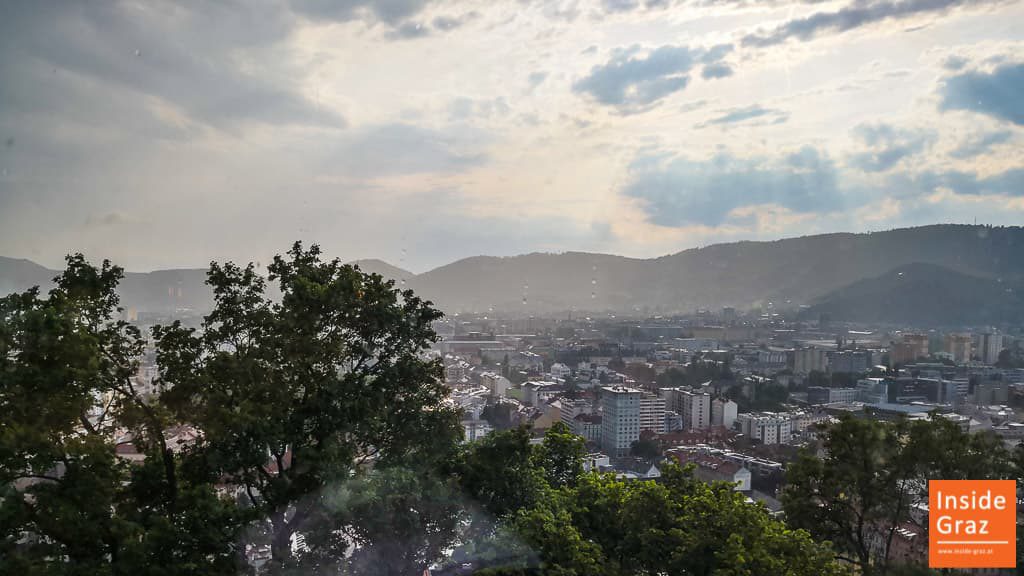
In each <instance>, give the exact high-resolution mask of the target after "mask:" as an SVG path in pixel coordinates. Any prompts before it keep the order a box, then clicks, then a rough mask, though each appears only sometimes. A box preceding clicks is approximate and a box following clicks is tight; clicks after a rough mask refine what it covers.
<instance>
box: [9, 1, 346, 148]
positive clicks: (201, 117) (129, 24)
mask: <svg viewBox="0 0 1024 576" xmlns="http://www.w3.org/2000/svg"><path fill="white" fill-rule="evenodd" d="M246 8H247V11H246V13H245V16H244V17H238V16H237V14H236V13H235V11H234V10H233V8H232V7H231V6H227V5H222V4H212V3H198V4H194V5H188V6H177V7H174V8H171V7H168V8H167V11H170V12H172V13H173V14H172V15H173V17H169V16H170V15H168V14H167V13H166V11H165V10H156V9H154V10H141V9H133V8H131V7H130V6H127V5H122V4H114V3H84V4H77V3H55V4H50V3H25V4H15V5H13V6H12V7H11V8H10V9H9V10H6V11H5V14H4V21H5V22H6V24H5V25H4V26H3V29H2V30H0V70H3V71H4V76H5V77H11V75H17V76H18V77H20V78H21V79H22V80H21V81H20V82H18V83H14V82H4V83H2V84H3V86H0V101H3V102H4V103H5V106H4V109H3V110H0V114H3V113H14V114H17V113H20V114H32V113H35V112H37V111H39V112H43V113H45V114H47V115H52V114H53V112H54V111H55V110H57V111H59V112H60V113H61V114H62V115H68V116H83V115H82V114H79V112H78V109H79V108H82V107H89V106H91V105H92V104H91V103H88V102H85V101H83V100H82V99H81V97H82V96H83V95H84V94H86V93H89V92H91V93H93V94H94V96H93V98H100V99H103V98H107V99H110V98H114V97H116V96H114V94H115V93H116V94H120V95H130V96H132V97H133V99H134V100H135V101H136V103H135V104H134V105H133V107H136V108H139V107H142V108H148V109H150V110H152V109H153V108H162V109H163V110H165V111H172V112H173V113H174V114H178V115H180V116H183V117H184V119H185V120H186V121H188V122H193V123H197V124H201V125H206V126H213V127H217V128H225V129H233V128H234V127H236V126H237V125H238V124H240V123H244V122H260V123H267V124H276V125H284V124H303V125H318V126H330V127H343V126H344V124H345V122H344V120H343V119H342V118H341V117H340V116H338V115H337V114H336V113H334V112H332V111H329V110H326V109H323V108H320V107H318V106H316V105H315V104H314V103H313V102H310V101H308V100H307V99H306V98H305V97H304V96H303V95H302V94H300V93H299V92H298V91H295V90H293V89H292V88H290V87H291V86H292V85H293V83H291V82H288V81H286V79H287V78H288V77H289V75H290V74H291V72H292V71H291V70H289V69H288V68H287V66H281V65H278V66H263V67H261V69H260V73H259V74H258V75H257V74H255V73H253V72H250V71H248V70H246V69H245V68H244V67H243V66H240V65H239V61H240V59H242V58H253V59H257V60H262V57H263V56H264V55H265V54H266V53H267V51H273V50H274V49H275V48H276V47H277V46H278V45H279V43H280V42H282V41H284V40H285V39H286V37H287V35H288V34H289V31H290V29H291V26H292V20H291V19H290V18H289V16H288V14H287V13H286V12H281V11H280V10H279V9H277V8H275V7H274V6H272V5H262V4H258V3H252V4H246ZM40 71H46V72H51V71H52V73H51V74H50V75H49V76H51V77H50V78H44V77H42V75H41V74H40ZM58 83H59V84H62V86H61V87H60V88H58V89H56V90H55V84H58ZM104 94H105V95H104ZM97 105H98V106H102V103H97ZM92 120H93V119H92V118H89V119H87V121H92ZM110 121H112V122H120V121H121V119H120V118H117V117H116V116H115V117H114V118H111V119H110ZM157 121H158V122H159V119H157Z"/></svg>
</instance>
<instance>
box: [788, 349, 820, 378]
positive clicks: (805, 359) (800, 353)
mask: <svg viewBox="0 0 1024 576" xmlns="http://www.w3.org/2000/svg"><path fill="white" fill-rule="evenodd" d="M827 365H828V357H827V356H826V355H825V350H822V349H820V348H798V349H796V350H794V351H793V372H794V373H796V374H804V375H806V374H810V373H811V372H815V371H816V372H824V371H825V368H826V367H827Z"/></svg>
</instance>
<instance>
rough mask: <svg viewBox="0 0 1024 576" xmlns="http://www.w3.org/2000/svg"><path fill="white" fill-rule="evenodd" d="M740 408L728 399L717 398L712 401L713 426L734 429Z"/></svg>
mask: <svg viewBox="0 0 1024 576" xmlns="http://www.w3.org/2000/svg"><path fill="white" fill-rule="evenodd" d="M738 408H739V407H738V406H737V405H736V403H735V402H733V401H732V400H729V399H727V398H715V399H714V400H712V401H711V425H712V426H723V427H725V428H732V426H733V424H735V423H736V414H737V411H738Z"/></svg>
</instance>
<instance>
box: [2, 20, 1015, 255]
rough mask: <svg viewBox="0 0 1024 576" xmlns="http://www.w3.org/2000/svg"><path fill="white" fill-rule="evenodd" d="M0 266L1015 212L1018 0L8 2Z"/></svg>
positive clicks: (371, 251) (711, 233)
mask: <svg viewBox="0 0 1024 576" xmlns="http://www.w3.org/2000/svg"><path fill="white" fill-rule="evenodd" d="M3 12H4V13H3V17H2V18H0V170H2V171H0V255H5V256H13V257H21V258H29V259H32V260H34V261H36V262H39V263H41V264H44V265H47V266H51V267H56V266H59V265H60V262H61V260H62V258H63V256H64V254H67V253H70V252H84V253H85V254H86V255H87V256H89V257H90V258H94V259H102V258H109V259H111V260H113V261H114V262H115V263H117V264H120V265H122V266H124V267H125V268H127V269H128V270H151V269H155V268H173V267H200V266H204V265H205V264H206V263H208V262H210V261H211V260H228V259H230V260H235V261H242V262H246V261H259V260H261V259H262V260H268V259H269V257H270V256H271V255H273V254H275V253H280V252H283V251H285V250H287V248H288V247H289V246H290V245H291V243H292V242H293V241H295V240H303V241H305V242H307V243H318V244H320V245H321V247H322V248H323V250H324V251H325V253H327V254H329V255H333V256H338V257H340V258H342V259H344V260H351V259H357V258H381V259H384V260H386V261H388V262H390V263H392V264H395V265H398V266H401V267H403V268H406V269H409V270H412V271H413V272H422V271H425V270H428V269H430V268H433V267H436V266H439V265H443V264H446V263H448V262H451V261H454V260H456V259H459V258H463V257H467V256H473V255H478V254H487V255H498V256H506V255H514V254H521V253H528V252H536V251H540V252H561V251H568V250H581V251H593V252H604V253H613V254H622V255H627V256H633V257H644V258H647V257H655V256H660V255H664V254H669V253H674V252H677V251H679V250H683V249H686V248H690V247H695V246H703V245H708V244H712V243H717V242H726V241H735V240H740V239H775V238H782V237H790V236H799V235H806V234H817V233H824V232H833V231H853V232H860V231H870V230H882V229H888V228H894V227H903V226H915V225H922V224H931V223H940V222H958V223H970V222H975V221H977V222H978V223H988V224H996V225H1012V224H1017V225H1019V224H1022V223H1024V146H1022V144H1024V26H1021V25H1020V24H1021V22H1024V2H1022V1H1018V2H1009V1H999V0H959V1H957V0H839V1H828V0H803V1H798V2H785V1H781V0H778V1H776V0H603V1H602V0H596V1H590V2H588V1H574V0H570V1H562V0H553V1H542V2H538V1H533V0H516V1H511V2H498V1H494V0H485V1H477V0H453V1H445V2H438V1H430V0H337V1H329V0H245V1H241V0H239V1H237V2H231V1H226V2H199V1H196V2H185V3H170V2H152V3H150V2H142V1H131V2H127V1H126V2H81V3H73V2H49V1H43V2H27V1H26V2H13V3H10V4H8V5H5V8H4V11H3Z"/></svg>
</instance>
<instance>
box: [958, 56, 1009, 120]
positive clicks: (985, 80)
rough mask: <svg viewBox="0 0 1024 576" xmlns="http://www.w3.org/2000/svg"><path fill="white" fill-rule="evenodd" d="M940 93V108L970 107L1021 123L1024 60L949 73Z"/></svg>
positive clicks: (959, 108) (961, 108)
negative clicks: (956, 73)
mask: <svg viewBox="0 0 1024 576" xmlns="http://www.w3.org/2000/svg"><path fill="white" fill-rule="evenodd" d="M940 94H941V96H942V102H941V104H940V105H939V107H940V109H942V110H970V111H972V112H977V113H979V114H986V115H988V116H992V117H993V118H998V119H1000V120H1008V121H1010V122H1013V123H1014V124H1017V125H1019V126H1024V97H1022V96H1021V95H1022V94H1024V63H1018V64H1003V65H1001V66H999V67H997V68H996V69H995V70H993V71H992V72H983V71H978V70H973V71H969V72H965V73H963V74H959V75H956V76H952V77H950V78H947V79H946V80H945V82H944V84H943V86H942V88H941V89H940Z"/></svg>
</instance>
